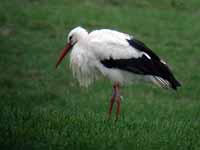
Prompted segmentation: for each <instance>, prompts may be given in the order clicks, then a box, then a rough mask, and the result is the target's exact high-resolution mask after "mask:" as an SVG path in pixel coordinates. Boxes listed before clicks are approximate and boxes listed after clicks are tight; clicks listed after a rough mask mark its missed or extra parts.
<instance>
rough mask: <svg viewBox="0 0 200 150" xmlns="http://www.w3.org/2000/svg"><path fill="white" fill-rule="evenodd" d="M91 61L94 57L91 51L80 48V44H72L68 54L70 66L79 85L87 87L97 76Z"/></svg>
mask: <svg viewBox="0 0 200 150" xmlns="http://www.w3.org/2000/svg"><path fill="white" fill-rule="evenodd" d="M93 61H95V59H94V56H93V55H92V53H90V52H89V51H87V50H86V49H84V48H82V47H81V45H80V44H76V45H75V46H74V48H73V50H72V52H71V55H70V67H71V69H72V72H73V76H74V77H76V78H77V79H78V81H79V83H80V85H81V86H85V87H88V85H89V84H91V83H92V81H94V80H95V79H97V77H98V76H97V75H98V74H97V70H96V68H95V66H94V63H93Z"/></svg>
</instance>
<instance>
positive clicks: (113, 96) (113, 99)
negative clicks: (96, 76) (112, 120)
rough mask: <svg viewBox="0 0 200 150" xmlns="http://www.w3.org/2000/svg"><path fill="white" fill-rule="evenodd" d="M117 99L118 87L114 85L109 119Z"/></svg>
mask: <svg viewBox="0 0 200 150" xmlns="http://www.w3.org/2000/svg"><path fill="white" fill-rule="evenodd" d="M115 98H116V85H115V84H114V85H113V91H112V96H111V99H110V106H109V117H110V116H111V113H112V108H113V104H114V102H115Z"/></svg>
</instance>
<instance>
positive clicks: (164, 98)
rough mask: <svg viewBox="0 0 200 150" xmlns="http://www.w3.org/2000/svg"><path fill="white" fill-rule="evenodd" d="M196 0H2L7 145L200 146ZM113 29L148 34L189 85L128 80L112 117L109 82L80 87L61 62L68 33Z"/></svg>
mask: <svg viewBox="0 0 200 150" xmlns="http://www.w3.org/2000/svg"><path fill="white" fill-rule="evenodd" d="M199 16H200V1H199V0H191V1H186V0H151V1H148V0H140V1H139V0H133V1H132V0H124V1H122V0H107V1H106V0H94V1H90V0H85V1H82V0H71V1H70V0H59V1H56V0H49V1H47V0H12V1H8V0H7V1H6V0H1V2H0V72H1V73H0V98H1V99H0V149H1V150H4V149H5V150H8V149H13V150H31V149H34V150H39V149H41V150H44V149H69V150H73V149H81V150H83V149H99V150H108V149H113V150H114V149H115V150H117V149H119V150H121V149H127V150H129V149H141V150H156V149H160V150H169V149H170V150H179V149H181V150H199V149H200V85H199V83H200V74H199V73H200V67H199V65H200V40H199V35H200V19H199ZM76 26H82V27H85V28H87V29H88V30H89V31H91V30H94V29H99V28H111V29H116V30H119V31H123V32H126V33H130V34H132V35H134V36H136V37H137V38H139V39H140V40H142V41H144V42H145V43H146V44H147V45H148V46H149V47H151V48H152V49H153V50H154V51H155V52H156V53H157V54H158V55H160V56H161V57H162V58H163V59H164V60H165V61H166V62H168V63H169V65H170V67H171V68H172V70H173V72H174V74H175V76H176V77H177V78H178V79H179V80H180V81H181V83H182V87H181V88H180V89H179V90H178V91H177V92H175V91H172V90H165V89H160V88H158V87H156V86H153V85H149V84H137V85H132V86H124V87H123V89H122V90H123V100H122V112H121V116H120V119H119V120H118V121H117V122H115V121H114V119H115V116H114V114H113V116H112V119H110V120H109V119H108V116H107V115H108V114H107V113H108V105H109V97H110V95H111V83H110V82H108V80H106V79H105V78H104V77H102V78H101V79H100V80H99V81H97V82H95V84H93V85H91V86H90V87H89V88H88V89H85V88H82V87H79V85H78V82H77V81H76V80H75V79H74V78H73V76H72V73H71V71H70V68H69V66H68V64H69V59H65V60H64V62H63V63H62V64H61V65H60V66H59V68H58V69H57V70H56V69H55V63H56V61H57V59H58V56H59V54H60V51H61V49H62V48H63V46H64V45H65V42H66V36H67V34H68V32H69V31H70V30H71V29H72V28H74V27H76Z"/></svg>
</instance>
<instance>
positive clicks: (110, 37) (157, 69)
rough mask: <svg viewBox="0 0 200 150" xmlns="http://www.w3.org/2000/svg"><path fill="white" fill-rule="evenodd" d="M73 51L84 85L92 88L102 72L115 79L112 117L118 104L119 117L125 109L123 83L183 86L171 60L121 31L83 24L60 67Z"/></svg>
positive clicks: (72, 33)
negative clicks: (95, 27)
mask: <svg viewBox="0 0 200 150" xmlns="http://www.w3.org/2000/svg"><path fill="white" fill-rule="evenodd" d="M70 51H71V53H70V68H71V69H72V73H73V76H74V77H75V78H76V79H77V80H78V81H79V84H80V86H84V87H88V86H89V85H90V84H91V83H92V82H93V81H95V80H97V79H99V76H102V75H103V76H105V77H107V78H108V79H109V80H110V81H111V83H112V95H111V98H110V104H109V110H108V114H109V116H111V114H112V109H113V104H114V103H116V120H118V118H119V114H120V111H121V107H120V106H121V87H122V86H123V85H126V84H127V85H129V84H135V83H141V82H146V83H152V84H155V85H157V86H159V87H161V88H167V89H173V90H177V88H178V87H180V86H181V83H180V82H179V81H178V80H177V79H176V78H175V77H174V75H173V74H172V71H171V70H170V68H169V66H168V65H167V63H166V62H165V61H163V60H162V59H161V58H160V57H159V56H158V55H157V54H156V53H155V52H153V51H152V50H151V49H150V48H149V47H147V46H146V44H144V43H143V42H141V41H140V40H138V39H137V38H135V37H134V36H132V35H129V34H126V33H123V32H119V31H117V30H111V29H98V30H93V31H91V32H88V31H87V30H86V29H84V28H83V27H81V26H78V27H75V28H74V29H72V30H71V31H70V32H69V34H68V35H67V42H66V46H65V47H64V49H63V50H62V52H61V54H60V57H59V59H58V61H57V63H56V68H57V67H58V65H59V64H60V63H61V61H62V60H63V59H64V57H65V56H66V55H67V54H68V53H69V52H70Z"/></svg>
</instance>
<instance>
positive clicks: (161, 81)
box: [153, 76, 181, 90]
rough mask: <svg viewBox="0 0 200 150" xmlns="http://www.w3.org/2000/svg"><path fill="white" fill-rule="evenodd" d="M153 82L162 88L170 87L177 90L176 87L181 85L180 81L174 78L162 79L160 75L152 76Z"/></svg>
mask: <svg viewBox="0 0 200 150" xmlns="http://www.w3.org/2000/svg"><path fill="white" fill-rule="evenodd" d="M153 82H154V83H155V84H156V85H158V86H159V87H163V88H172V89H174V90H177V87H179V86H181V84H180V82H179V81H177V80H176V79H175V78H173V79H171V80H170V81H168V80H166V79H163V78H161V77H157V76H154V78H153Z"/></svg>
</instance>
